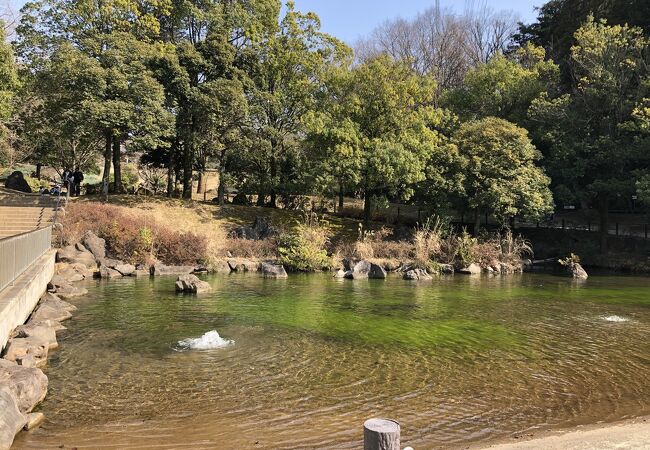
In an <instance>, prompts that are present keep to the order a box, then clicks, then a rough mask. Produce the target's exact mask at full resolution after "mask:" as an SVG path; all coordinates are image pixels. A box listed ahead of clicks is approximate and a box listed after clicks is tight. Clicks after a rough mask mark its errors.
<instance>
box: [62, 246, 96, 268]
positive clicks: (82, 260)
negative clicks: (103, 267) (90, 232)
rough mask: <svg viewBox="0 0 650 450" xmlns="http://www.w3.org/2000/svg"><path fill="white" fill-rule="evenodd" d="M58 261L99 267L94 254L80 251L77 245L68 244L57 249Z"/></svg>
mask: <svg viewBox="0 0 650 450" xmlns="http://www.w3.org/2000/svg"><path fill="white" fill-rule="evenodd" d="M56 261H57V262H62V263H68V264H82V265H84V266H86V267H90V268H95V267H97V262H96V261H95V257H94V256H93V254H92V253H90V252H84V251H79V250H78V249H77V247H76V246H75V245H68V246H67V247H63V248H60V249H59V250H57V252H56Z"/></svg>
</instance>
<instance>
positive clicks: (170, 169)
mask: <svg viewBox="0 0 650 450" xmlns="http://www.w3.org/2000/svg"><path fill="white" fill-rule="evenodd" d="M174 149H175V147H172V148H171V149H170V150H169V158H168V159H167V197H170V198H171V197H173V196H174Z"/></svg>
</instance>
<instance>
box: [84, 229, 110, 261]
mask: <svg viewBox="0 0 650 450" xmlns="http://www.w3.org/2000/svg"><path fill="white" fill-rule="evenodd" d="M81 242H82V243H83V244H84V245H85V246H86V248H87V249H88V251H89V252H90V253H92V254H93V256H94V257H95V259H101V258H105V257H106V240H105V239H102V238H100V237H98V236H97V235H96V234H95V233H93V232H92V231H90V230H88V231H86V233H85V234H84V235H83V238H82V239H81Z"/></svg>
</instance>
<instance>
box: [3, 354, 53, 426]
mask: <svg viewBox="0 0 650 450" xmlns="http://www.w3.org/2000/svg"><path fill="white" fill-rule="evenodd" d="M47 383H48V381H47V377H46V376H45V374H44V373H43V371H42V370H41V369H37V368H35V367H24V366H19V365H18V364H16V363H14V362H12V361H8V360H6V359H0V386H6V387H8V388H9V390H10V391H11V392H12V393H13V395H14V396H15V397H16V400H17V401H18V408H19V409H20V411H21V412H23V413H28V412H30V411H31V410H32V409H34V407H35V406H36V405H38V404H39V403H40V402H42V401H43V399H44V398H45V395H46V394H47Z"/></svg>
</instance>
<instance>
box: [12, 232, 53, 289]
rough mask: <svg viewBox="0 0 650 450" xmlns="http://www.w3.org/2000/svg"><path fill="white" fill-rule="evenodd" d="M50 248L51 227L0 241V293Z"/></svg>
mask: <svg viewBox="0 0 650 450" xmlns="http://www.w3.org/2000/svg"><path fill="white" fill-rule="evenodd" d="M51 247H52V227H51V226H47V227H44V228H39V229H37V230H34V231H29V232H27V233H23V234H18V235H16V236H10V237H8V238H4V239H0V291H2V290H3V289H4V288H5V287H7V286H8V285H9V284H11V283H12V282H13V281H14V280H15V279H16V278H18V277H19V276H20V274H22V273H23V272H24V271H25V270H26V269H27V268H28V267H29V266H31V265H32V263H34V261H36V260H37V259H38V258H40V257H41V256H43V255H44V254H45V252H47V251H48V250H49V249H50V248H51Z"/></svg>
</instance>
